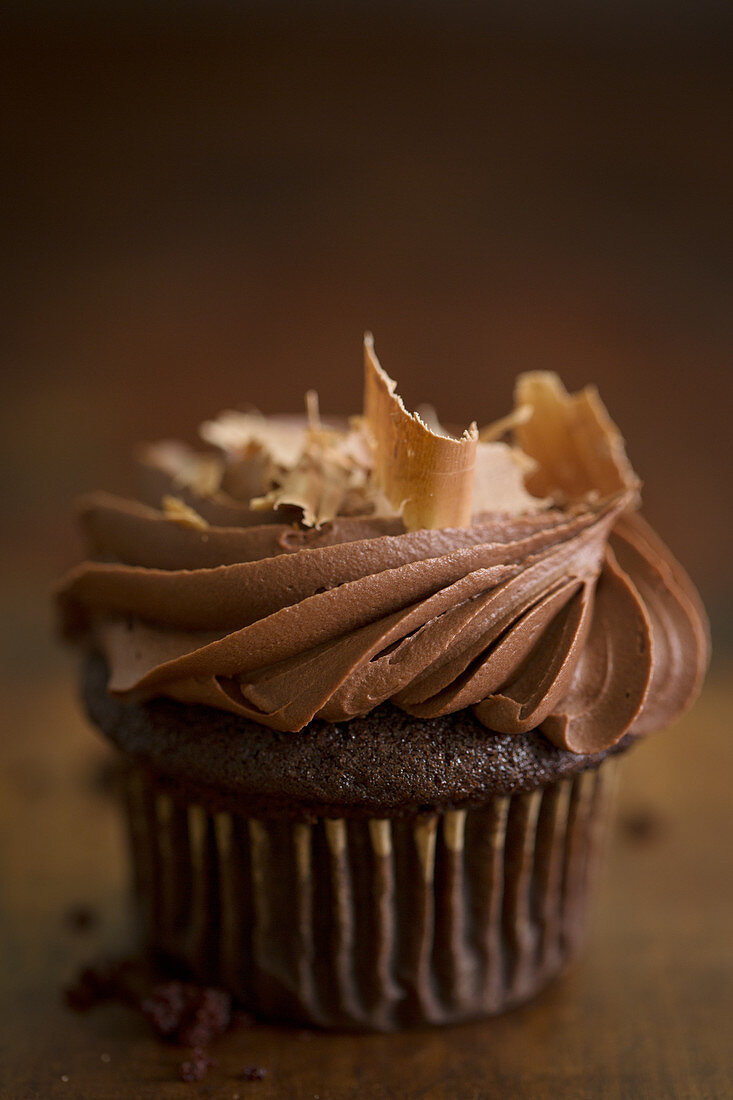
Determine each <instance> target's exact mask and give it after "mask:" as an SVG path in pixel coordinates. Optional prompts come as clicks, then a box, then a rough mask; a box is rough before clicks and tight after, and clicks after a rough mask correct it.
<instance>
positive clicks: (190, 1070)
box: [181, 1047, 216, 1081]
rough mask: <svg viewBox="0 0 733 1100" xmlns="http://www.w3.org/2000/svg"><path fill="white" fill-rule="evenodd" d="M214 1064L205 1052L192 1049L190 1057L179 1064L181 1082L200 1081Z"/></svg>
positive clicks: (199, 1049) (196, 1048)
mask: <svg viewBox="0 0 733 1100" xmlns="http://www.w3.org/2000/svg"><path fill="white" fill-rule="evenodd" d="M215 1064H216V1063H215V1062H214V1059H213V1058H210V1057H209V1055H208V1054H207V1053H206V1051H205V1050H202V1049H201V1047H194V1049H193V1051H192V1053H191V1057H190V1058H189V1059H187V1060H186V1061H185V1062H181V1080H182V1081H202V1080H203V1078H204V1077H205V1076H206V1071H207V1070H208V1069H209V1067H210V1066H213V1065H215Z"/></svg>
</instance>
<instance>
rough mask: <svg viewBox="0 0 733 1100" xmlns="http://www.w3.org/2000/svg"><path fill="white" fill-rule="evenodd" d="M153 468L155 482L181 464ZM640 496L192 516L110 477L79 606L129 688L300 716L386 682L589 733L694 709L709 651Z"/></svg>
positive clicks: (702, 622) (487, 714) (350, 713)
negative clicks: (472, 510)
mask: <svg viewBox="0 0 733 1100" xmlns="http://www.w3.org/2000/svg"><path fill="white" fill-rule="evenodd" d="M148 476H149V483H148V490H147V495H148V497H149V499H150V501H151V502H152V501H154V502H157V501H158V500H160V492H161V490H163V491H164V490H165V487H166V475H165V474H164V473H163V472H161V471H160V470H149V471H148ZM176 492H178V494H179V495H183V496H185V493H181V491H180V489H177V490H176ZM190 499H192V500H193V499H194V498H190ZM633 502H634V494H633V493H632V492H627V493H617V494H615V495H611V496H609V497H607V498H605V499H604V500H601V501H594V502H591V503H588V502H586V503H585V504H583V505H582V506H581V505H578V506H575V507H573V508H570V509H567V510H560V509H555V508H553V509H547V510H544V511H540V512H538V513H534V514H531V515H527V516H521V517H516V516H511V517H510V516H502V515H495V514H480V515H476V516H474V518H473V522H472V523H471V525H470V526H467V527H461V528H450V529H443V530H420V531H411V532H406V531H405V529H404V527H403V525H402V521H401V520H400V519H399V518H397V517H394V516H392V517H385V518H381V517H374V516H358V517H355V518H348V517H339V518H337V519H335V520H334V521H333V522H331V523H328V524H325V525H324V526H323V527H322V528H321V529H320V530H319V529H311V530H304V529H302V528H301V527H300V526H298V525H297V524H294V523H285V522H282V511H271V512H264V513H263V512H261V511H257V512H255V511H252V510H250V508H249V507H248V506H247V505H246V504H243V503H241V502H238V501H237V500H235V499H233V498H229V497H225V496H224V495H223V494H221V493H219V494H215V495H214V496H211V497H208V498H203V497H196V498H195V507H196V509H197V511H198V513H199V514H200V515H201V516H202V517H203V518H204V519H205V520H206V521H207V523H208V526H206V527H202V528H194V527H189V526H185V525H182V524H181V523H176V522H172V521H171V520H170V518H168V517H167V516H166V515H165V513H164V512H161V511H160V510H159V509H158V508H157V507H153V506H151V505H150V504H144V503H139V502H134V501H128V500H123V499H120V498H116V497H113V496H110V495H107V494H95V495H93V496H91V497H89V498H87V499H86V500H85V501H84V502H83V504H82V508H81V523H82V527H83V530H84V533H85V537H86V540H87V543H88V549H89V556H90V558H89V560H88V561H85V562H84V563H83V564H81V565H79V566H78V567H77V568H75V569H73V570H72V571H71V572H70V573H69V574H68V575H67V576H66V578H64V580H63V582H62V585H61V588H60V593H59V600H60V606H61V609H62V618H63V623H64V627H65V630H66V632H67V634H69V635H71V636H73V637H76V638H78V639H83V640H86V641H87V643H88V644H90V645H91V646H92V647H94V648H98V649H100V650H101V651H102V653H103V654H104V655H105V657H106V659H107V663H108V665H109V669H110V681H109V690H110V692H111V693H112V694H113V695H115V696H117V697H120V698H123V699H127V700H137V699H143V698H150V697H153V696H167V697H169V698H172V699H177V700H181V701H184V702H191V703H203V704H207V705H209V706H212V707H216V708H219V709H221V710H225V711H231V712H233V713H235V714H240V715H244V716H246V717H248V718H252V719H254V720H256V721H257V722H260V723H262V724H264V725H266V726H269V727H271V728H273V729H277V730H288V731H297V730H301V729H302V728H303V727H304V726H305V725H306V724H307V723H308V722H309V721H310V720H311V719H312V718H314V717H319V718H324V719H327V720H330V721H332V722H343V721H348V720H349V719H350V718H353V717H355V716H357V715H362V714H366V713H367V712H369V711H370V710H372V709H373V708H375V707H377V706H378V705H380V704H381V703H383V702H385V701H386V700H391V701H392V703H394V704H395V705H396V706H398V707H400V708H402V709H403V710H404V711H407V712H408V713H409V714H413V715H416V716H420V717H426V718H430V717H436V716H439V715H444V714H448V713H452V712H455V711H458V710H460V709H462V708H465V707H472V708H473V710H474V712H475V714H476V715H477V717H478V718H479V719H480V721H481V722H482V723H483V724H484V725H485V726H486V727H487V729H489V730H494V731H498V732H500V733H510V734H511V733H520V732H525V731H528V730H531V729H535V728H538V729H540V730H541V731H542V733H544V734H545V735H546V736H547V737H548V738H549V739H550V740H551V741H552V742H554V743H555V744H556V745H558V746H560V747H562V748H565V749H568V750H570V751H571V752H574V753H594V752H598V751H601V750H603V749H607V748H609V747H610V746H612V745H613V744H615V743H616V742H617V741H618V740H619V739H620V738H621V737H623V736H624V734H626V733H627V732H629V731H631V732H632V733H633V734H642V733H647V732H649V731H651V730H653V729H657V728H660V727H662V726H664V725H666V724H668V723H669V722H670V721H672V720H673V719H674V718H675V717H677V716H678V715H679V714H681V713H682V712H683V711H684V710H685V709H686V708H687V707H688V706H689V705H690V703H691V702H692V701H693V699H694V698H695V696H696V695H697V693H698V691H699V689H700V686H701V682H702V678H703V675H704V672H705V668H706V666H707V662H708V652H709V645H708V633H707V625H706V619H705V613H704V611H703V608H702V606H701V604H700V601H699V598H698V596H697V593H696V592H695V589H694V587H693V586H692V584H691V583H690V581H689V579H688V578H687V576H686V575H685V573H684V572H683V570H682V569H681V567H680V566H679V565H678V563H677V562H676V561H675V560H674V558H673V557H672V555H671V554H670V552H669V551H668V550H667V548H666V547H665V546H664V545H663V544H662V543H661V541H660V540H659V539H658V537H657V536H656V535H655V534H654V533H653V532H652V531H651V529H650V528H649V527H648V525H647V524H646V523H645V522H644V521H643V520H642V519H641V518H640V517H639V516H638V515H636V514H634V513H633V512H631V511H629V508H630V507H631V506H632V505H633Z"/></svg>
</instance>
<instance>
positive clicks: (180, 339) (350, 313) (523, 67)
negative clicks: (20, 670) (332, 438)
mask: <svg viewBox="0 0 733 1100" xmlns="http://www.w3.org/2000/svg"><path fill="white" fill-rule="evenodd" d="M692 10H693V9H692V7H691V6H689V5H685V6H683V5H661V4H659V5H657V4H654V3H649V4H642V5H622V6H619V5H610V4H609V5H603V4H601V5H595V6H594V5H580V4H565V5H561V6H560V7H559V8H558V7H556V6H554V5H543V4H534V5H533V4H529V3H524V4H521V5H517V6H514V5H509V4H503V5H497V6H495V7H492V6H490V5H471V4H468V3H462V4H458V5H450V4H447V3H446V4H440V3H432V4H429V5H418V4H409V3H401V4H395V5H389V4H387V3H382V4H379V5H377V6H372V5H367V4H355V5H342V6H338V7H337V6H335V5H332V6H329V5H325V4H315V5H308V6H306V5H302V6H299V7H297V8H295V7H292V8H291V7H289V6H288V5H284V4H274V5H264V4H263V5H251V4H250V5H247V4H245V5H241V6H240V5H234V4H232V5H223V4H204V3H201V4H193V3H188V4H185V5H183V6H179V5H159V6H157V7H155V9H154V10H151V9H150V8H148V7H147V6H145V5H142V4H130V5H122V4H112V3H109V4H87V5H80V6H75V5H73V4H70V5H53V4H24V5H22V6H21V5H15V7H14V8H13V6H12V5H11V9H10V14H8V15H7V16H6V26H5V28H4V33H3V35H2V40H1V42H0V72H1V73H2V83H3V92H2V103H3V116H4V117H3V128H4V137H3V149H4V154H3V158H2V159H3V162H4V176H5V184H6V196H5V199H4V201H3V203H2V209H1V211H0V219H1V220H2V229H3V233H4V237H5V248H4V260H3V266H4V269H5V270H4V280H3V281H4V285H5V287H6V289H7V294H6V306H7V308H6V311H5V318H4V320H3V325H2V340H3V350H2V356H3V367H4V372H3V378H4V385H3V402H2V405H3V421H4V423H3V429H2V438H3V442H4V444H5V447H6V449H7V455H6V458H5V460H4V462H3V467H4V474H5V475H7V476H6V478H5V481H6V489H5V493H4V501H3V506H4V514H5V516H6V523H5V524H4V529H5V530H4V549H3V565H4V570H3V585H4V587H5V590H6V591H5V595H6V596H7V605H8V607H9V608H10V612H9V614H8V616H7V617H6V623H7V624H9V629H8V630H7V631H6V635H7V639H8V641H9V649H10V651H11V653H10V655H11V656H14V655H15V654H16V653H17V652H18V651H21V652H22V651H23V648H24V646H25V647H26V648H29V647H30V648H32V647H34V646H38V645H39V644H40V643H39V638H40V637H42V636H45V631H46V619H47V611H46V606H47V598H46V589H47V586H48V585H49V584H50V583H51V580H52V578H53V576H54V575H55V574H57V573H58V572H59V571H60V570H61V569H62V568H63V566H64V565H65V564H67V563H68V562H69V561H70V560H72V559H73V557H74V554H75V549H74V544H73V538H72V533H71V532H72V524H71V521H70V519H69V515H70V501H71V498H72V497H73V496H74V494H75V493H76V492H78V491H80V490H83V489H87V488H90V487H94V486H105V487H108V488H123V487H124V486H125V484H126V480H127V471H128V454H129V450H130V447H131V445H132V443H133V442H134V441H135V440H137V439H139V438H155V437H159V436H163V435H170V434H175V435H186V436H191V435H192V433H193V431H194V429H195V426H196V424H197V423H198V422H199V421H200V420H201V419H203V418H204V417H206V416H210V415H211V414H213V413H215V412H216V411H217V410H218V409H219V408H221V407H223V406H228V405H238V404H239V405H241V404H243V403H247V402H249V403H253V404H255V405H257V406H259V407H260V408H262V409H263V410H264V411H266V412H270V411H278V410H293V409H297V408H299V407H300V405H301V401H302V395H303V393H304V391H305V390H306V389H307V388H309V387H311V386H315V387H316V388H317V389H318V390H319V391H320V394H321V402H322V407H323V408H324V409H326V410H327V411H354V410H356V409H358V408H359V406H360V394H361V355H360V341H361V334H362V332H363V330H364V329H365V328H371V329H372V330H373V331H374V333H375V337H376V343H377V349H378V352H379V354H380V356H381V358H382V362H383V364H384V366H385V368H386V369H387V370H388V371H389V372H390V373H391V374H392V375H393V376H394V377H396V378H397V379H398V381H399V383H400V386H401V389H402V391H403V393H404V395H405V398H406V400H407V402H408V404H413V405H414V404H416V403H419V402H422V401H429V402H432V403H433V404H435V405H436V406H437V408H438V411H439V413H440V415H441V416H442V417H443V419H445V420H446V421H449V422H468V421H469V420H471V419H473V418H476V419H477V420H479V422H482V421H483V422H486V421H488V420H490V419H492V418H494V417H496V416H498V415H501V414H502V413H503V412H504V411H506V409H507V407H508V405H509V403H510V400H511V390H512V381H513V378H514V375H515V374H516V372H518V371H520V370H526V369H530V368H541V367H548V368H552V369H555V370H558V371H559V372H560V373H561V375H562V376H563V378H564V379H565V381H566V383H567V384H568V386H570V387H577V386H579V385H582V384H584V383H586V382H588V381H596V382H597V383H598V385H599V387H600V389H601V393H602V395H603V397H604V399H605V400H606V403H607V404H608V406H609V408H610V410H611V412H612V414H613V415H614V417H615V418H616V419H617V421H618V422H619V424H620V425H621V426H622V428H623V430H624V432H625V434H626V436H627V440H628V446H629V452H630V455H631V457H632V459H633V461H634V464H635V466H636V468H637V469H638V471H639V472H640V474H641V475H642V477H643V478H644V480H645V501H646V510H647V514H648V515H649V516H650V518H651V519H652V520H653V522H655V523H656V525H657V526H658V528H659V529H660V531H661V532H662V534H663V535H664V536H665V537H666V538H667V539H668V541H669V542H670V543H671V545H672V546H673V548H674V549H675V550H676V551H677V552H678V553H679V555H680V557H681V558H682V559H683V561H684V562H685V563H686V564H687V565H688V566H689V568H690V571H691V572H692V574H693V576H694V577H695V579H696V580H697V581H698V582H699V583H700V585H701V587H702V589H703V592H704V594H705V597H706V599H707V602H708V604H709V606H710V609H711V612H712V614H713V618H714V620H715V622H716V624H717V629H718V635H719V639H720V640H721V642H722V639H723V628H724V624H725V622H726V608H728V609H729V608H730V592H731V588H730V582H729V574H730V570H729V568H728V560H727V558H728V553H729V545H730V541H729V535H730V519H729V484H730V483H729V478H728V466H729V463H730V458H729V453H730V448H729V438H730V428H729V423H730V415H731V405H732V402H731V369H730V353H731V347H732V344H733V341H732V340H731V335H732V327H733V326H732V325H731V289H732V286H731V284H732V282H733V279H732V277H731V276H732V274H733V265H732V263H731V255H732V251H731V245H732V244H733V221H732V219H731V194H732V193H733V142H731V77H730V68H731V66H730V57H731V45H732V44H733V40H732V39H731V36H730V20H729V15H730V9H729V7H728V6H725V5H712V4H710V5H706V4H701V5H697V6H696V7H695V8H694V11H695V15H694V19H693V18H691V15H690V13H691V11H692Z"/></svg>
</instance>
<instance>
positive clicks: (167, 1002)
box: [140, 981, 232, 1047]
mask: <svg viewBox="0 0 733 1100" xmlns="http://www.w3.org/2000/svg"><path fill="white" fill-rule="evenodd" d="M140 1008H141V1010H142V1012H143V1015H144V1016H145V1017H146V1019H147V1020H149V1022H150V1023H151V1024H152V1025H153V1028H154V1029H155V1031H156V1032H157V1034H158V1035H160V1036H161V1037H162V1038H164V1039H168V1040H170V1041H171V1042H174V1043H180V1044H181V1045H182V1046H192V1047H205V1046H208V1044H209V1043H211V1042H213V1040H214V1039H216V1038H218V1036H219V1035H222V1034H223V1033H224V1032H225V1031H226V1030H227V1029H228V1027H229V1025H230V1023H231V1019H232V999H231V996H230V995H229V993H227V992H226V991H225V990H223V989H214V988H211V987H202V986H198V985H194V984H193V983H192V982H178V981H172V982H162V983H160V984H159V985H156V986H155V987H154V988H153V990H152V992H151V994H150V996H149V997H146V998H145V999H144V1000H143V1001H142V1002H141V1004H140Z"/></svg>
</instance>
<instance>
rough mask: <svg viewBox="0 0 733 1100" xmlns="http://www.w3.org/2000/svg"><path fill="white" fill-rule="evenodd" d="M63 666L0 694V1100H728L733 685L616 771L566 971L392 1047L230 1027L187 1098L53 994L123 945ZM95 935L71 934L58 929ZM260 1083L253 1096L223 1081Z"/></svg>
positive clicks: (123, 927)
mask: <svg viewBox="0 0 733 1100" xmlns="http://www.w3.org/2000/svg"><path fill="white" fill-rule="evenodd" d="M72 666H73V663H72V661H71V660H70V659H69V660H64V659H63V658H62V659H61V662H60V663H59V662H56V663H55V667H54V668H53V670H52V671H50V672H49V674H48V675H47V676H46V677H45V678H43V679H42V680H41V681H40V682H38V681H37V680H36V679H34V678H32V677H31V676H30V675H26V676H18V677H17V678H16V680H15V682H14V684H13V686H12V687H11V688H10V689H8V690H7V691H6V698H5V699H4V700H3V712H4V715H5V717H6V720H7V736H5V737H4V738H3V739H2V762H1V764H0V815H1V817H2V821H1V825H2V833H1V835H2V842H1V845H0V861H1V862H0V873H1V875H2V883H3V892H4V895H5V899H4V903H3V906H2V919H1V922H0V933H1V937H2V945H1V947H0V958H1V959H2V967H3V971H4V973H3V975H2V981H1V982H0V986H1V987H2V993H3V998H4V1005H3V1017H2V1031H1V1032H0V1034H1V1036H2V1047H3V1050H2V1056H1V1057H0V1066H1V1068H0V1081H1V1082H2V1092H1V1095H2V1096H3V1097H4V1098H5V1097H7V1098H12V1100H16V1098H17V1100H51V1098H56V1097H74V1098H75V1100H122V1098H125V1100H133V1098H134V1100H144V1098H148V1097H169V1098H171V1100H173V1098H175V1097H193V1096H196V1097H204V1096H206V1097H212V1098H217V1100H234V1098H236V1097H239V1098H240V1100H244V1098H247V1097H250V1096H251V1097H253V1098H254V1097H257V1098H258V1100H273V1098H276V1097H277V1098H283V1100H284V1098H288V1100H316V1098H317V1100H343V1098H346V1097H360V1098H361V1097H363V1098H367V1100H368V1098H372V1097H374V1098H378V1097H379V1098H382V1097H384V1098H387V1097H393V1098H399V1100H407V1098H415V1100H416V1098H417V1097H420V1098H422V1100H427V1098H429V1097H435V1098H446V1100H450V1098H455V1100H458V1098H460V1100H470V1098H473V1097H477V1098H478V1097H482V1098H483V1097H499V1096H501V1097H506V1096H509V1097H513V1096H521V1097H524V1096H526V1097H539V1098H541V1097H558V1096H561V1097H583V1098H585V1097H604V1098H629V1100H632V1098H633V1100H639V1098H642V1100H646V1098H655V1100H656V1098H665V1100H666V1098H672V1097H679V1098H685V1100H687V1098H692V1097H697V1098H701V1100H711V1098H718V1097H720V1098H722V1097H727V1096H731V1095H733V1044H732V1043H731V1025H732V1024H733V998H732V989H733V947H732V946H731V931H732V930H733V860H732V859H731V843H730V827H731V808H730V805H731V804H730V783H731V776H732V775H733V770H732V768H731V765H732V764H733V742H732V741H731V738H730V736H729V731H728V728H727V721H726V717H725V716H726V714H727V711H728V709H729V707H730V704H731V701H733V700H732V692H731V679H730V675H729V672H730V670H729V669H726V668H724V667H720V668H718V669H716V670H714V672H713V674H712V675H711V677H710V679H709V681H708V683H707V686H706V688H705V692H704V694H703V696H702V698H701V700H700V701H699V703H698V705H697V706H696V708H695V710H694V712H693V713H692V714H691V715H689V716H688V717H687V718H686V719H684V720H683V721H682V722H681V723H680V724H679V725H678V726H677V727H676V728H675V729H673V730H671V731H670V732H668V733H665V734H661V735H657V736H656V737H654V738H651V739H650V740H649V741H648V743H645V744H642V745H640V746H638V747H637V748H636V749H635V750H634V751H633V752H632V753H631V754H629V755H628V756H627V758H626V760H625V763H624V766H623V768H622V775H621V792H620V799H619V810H618V814H617V825H616V828H615V831H614V833H613V838H612V842H611V846H610V858H609V861H608V865H607V868H606V873H605V876H604V877H603V879H602V881H601V883H600V885H599V892H598V896H597V901H596V905H595V909H594V919H593V920H592V922H591V929H590V935H589V942H588V945H587V950H586V952H585V955H584V956H583V957H582V959H581V960H580V961H579V962H578V963H576V964H575V966H574V967H573V969H572V970H571V971H570V972H569V973H568V974H567V975H566V976H564V977H563V978H562V979H561V980H559V981H558V982H557V983H556V984H555V985H554V986H553V987H552V988H551V989H549V990H548V991H547V992H546V993H545V994H544V995H543V996H542V997H540V998H539V999H538V1000H537V1001H536V1002H535V1003H534V1004H530V1005H528V1006H526V1007H524V1008H521V1009H519V1010H515V1011H513V1012H511V1013H509V1014H508V1015H506V1016H505V1017H503V1018H497V1019H494V1020H488V1021H486V1022H483V1023H477V1024H472V1025H467V1026H462V1027H456V1028H446V1029H442V1030H434V1031H429V1030H424V1031H419V1032H412V1033H407V1034H401V1035H387V1036H383V1035H365V1036H353V1035H327V1034H319V1033H309V1032H302V1031H296V1030H289V1029H278V1028H273V1027H260V1026H255V1027H253V1028H240V1029H238V1030H235V1031H233V1032H231V1033H229V1034H228V1035H226V1036H224V1038H223V1039H221V1040H220V1041H219V1042H218V1044H216V1045H215V1047H214V1054H215V1055H216V1057H217V1059H218V1063H219V1064H218V1067H217V1068H215V1069H213V1070H211V1071H210V1073H209V1074H208V1075H207V1077H206V1078H205V1080H204V1081H203V1082H201V1083H200V1084H186V1083H183V1082H182V1081H180V1080H179V1079H177V1077H178V1066H179V1064H180V1062H181V1060H182V1058H183V1057H185V1054H186V1052H185V1051H181V1050H180V1049H178V1048H173V1047H169V1046H166V1045H164V1044H162V1043H161V1042H159V1041H157V1040H156V1039H155V1038H153V1037H152V1035H151V1033H150V1032H149V1030H148V1028H147V1025H146V1024H145V1022H144V1021H143V1020H142V1019H141V1018H140V1017H138V1016H137V1015H136V1014H135V1013H134V1012H133V1011H132V1010H130V1009H128V1008H126V1007H124V1006H121V1005H103V1006H101V1007H98V1008H96V1009H93V1010H92V1011H91V1012H89V1013H86V1014H83V1015H80V1014H76V1013H74V1012H72V1011H70V1010H69V1009H68V1008H66V1007H65V1006H64V1004H63V1000H62V989H63V987H64V984H65V983H67V982H68V981H69V980H70V979H71V978H72V977H73V976H74V975H75V973H76V971H77V970H78V968H79V966H80V965H82V964H83V963H85V962H87V961H89V960H90V958H93V957H95V956H96V955H98V954H100V953H103V952H104V951H122V952H124V949H125V947H126V946H128V945H129V944H130V929H129V926H128V923H127V916H126V864H125V858H126V856H125V847H124V837H123V831H122V827H121V822H120V820H119V818H118V814H117V812H116V810H117V808H116V806H115V804H114V801H113V799H112V798H111V797H110V796H109V794H108V793H105V792H104V790H103V789H102V788H100V785H99V783H98V782H97V781H96V777H98V774H99V771H100V768H101V767H102V766H103V763H104V761H105V760H106V759H107V757H108V754H109V750H108V749H107V747H106V746H105V745H104V744H102V742H101V741H100V740H99V739H98V738H97V737H96V736H95V735H93V734H92V733H91V732H90V731H89V729H88V728H87V726H86V724H85V722H84V720H83V719H82V717H81V716H80V714H79V712H78V707H77V703H76V699H75V690H74V686H73V678H74V675H73V673H74V670H73V667H72ZM78 905H85V906H90V907H91V908H92V910H93V911H94V912H95V913H96V914H97V915H98V920H97V921H96V922H95V923H94V925H93V926H92V927H91V928H90V929H88V930H87V931H80V930H79V929H75V928H74V927H73V925H72V924H71V923H70V922H69V919H68V914H69V911H70V910H71V909H73V908H74V907H75V906H78ZM247 1064H257V1065H262V1066H264V1067H266V1069H267V1078H266V1079H265V1080H264V1081H261V1082H244V1081H242V1080H241V1079H237V1073H238V1072H239V1071H240V1070H241V1068H242V1066H244V1065H247Z"/></svg>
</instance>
